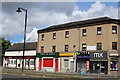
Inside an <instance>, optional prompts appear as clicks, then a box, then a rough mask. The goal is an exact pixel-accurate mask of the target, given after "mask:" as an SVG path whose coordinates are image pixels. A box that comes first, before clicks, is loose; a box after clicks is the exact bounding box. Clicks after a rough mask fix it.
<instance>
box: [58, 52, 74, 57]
mask: <svg viewBox="0 0 120 80" xmlns="http://www.w3.org/2000/svg"><path fill="white" fill-rule="evenodd" d="M73 55H74V53H59V56H73Z"/></svg>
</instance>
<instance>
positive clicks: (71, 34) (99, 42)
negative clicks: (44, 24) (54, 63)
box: [36, 17, 120, 74]
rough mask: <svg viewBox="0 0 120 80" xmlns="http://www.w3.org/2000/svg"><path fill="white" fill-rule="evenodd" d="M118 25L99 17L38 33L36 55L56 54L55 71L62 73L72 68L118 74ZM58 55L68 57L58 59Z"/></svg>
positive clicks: (119, 29) (111, 20)
mask: <svg viewBox="0 0 120 80" xmlns="http://www.w3.org/2000/svg"><path fill="white" fill-rule="evenodd" d="M119 22H120V20H118V19H111V18H109V17H101V18H96V19H89V20H83V21H76V22H71V23H66V24H60V25H54V26H50V27H48V28H45V29H42V30H38V45H37V47H38V48H37V54H38V55H42V54H43V53H55V52H58V54H59V57H58V58H59V60H60V64H59V68H60V69H62V70H66V69H67V70H69V69H70V70H71V68H72V67H73V66H74V69H73V71H74V72H79V71H81V72H82V71H83V72H85V73H86V72H91V73H103V74H112V73H118V71H119V69H120V66H119V63H120V61H119V60H120V59H119V54H120V27H119ZM61 53H62V54H63V53H65V54H68V55H65V56H60V54H61ZM71 53H73V56H71V55H70V54H71ZM70 57H71V58H70ZM47 58H49V57H47ZM70 61H71V62H70ZM38 62H40V57H38ZM38 62H37V63H38ZM37 63H36V64H37ZM61 63H63V64H61ZM65 64H67V65H65ZM71 64H72V65H71ZM73 64H74V65H73ZM63 66H64V67H63ZM38 67H40V66H38Z"/></svg>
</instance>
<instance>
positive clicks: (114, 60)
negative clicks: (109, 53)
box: [110, 58, 118, 70]
mask: <svg viewBox="0 0 120 80" xmlns="http://www.w3.org/2000/svg"><path fill="white" fill-rule="evenodd" d="M110 70H118V58H111V61H110Z"/></svg>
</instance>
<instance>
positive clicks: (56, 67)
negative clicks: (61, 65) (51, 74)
mask: <svg viewBox="0 0 120 80" xmlns="http://www.w3.org/2000/svg"><path fill="white" fill-rule="evenodd" d="M55 71H57V72H58V59H56V60H55Z"/></svg>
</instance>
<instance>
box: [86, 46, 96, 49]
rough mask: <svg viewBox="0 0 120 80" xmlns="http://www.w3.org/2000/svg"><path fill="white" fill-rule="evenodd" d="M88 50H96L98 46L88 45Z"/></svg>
mask: <svg viewBox="0 0 120 80" xmlns="http://www.w3.org/2000/svg"><path fill="white" fill-rule="evenodd" d="M87 50H96V46H87Z"/></svg>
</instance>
